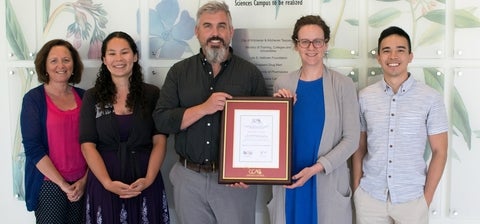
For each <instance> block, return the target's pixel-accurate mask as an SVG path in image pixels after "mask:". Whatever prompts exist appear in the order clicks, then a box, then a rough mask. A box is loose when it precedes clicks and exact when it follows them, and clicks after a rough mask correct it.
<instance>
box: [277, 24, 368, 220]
mask: <svg viewBox="0 0 480 224" xmlns="http://www.w3.org/2000/svg"><path fill="white" fill-rule="evenodd" d="M329 38H330V29H329V27H328V26H327V25H326V24H325V21H323V19H322V18H320V16H314V15H310V16H304V17H301V18H300V19H298V20H297V22H296V24H295V28H294V31H293V35H292V40H293V42H294V48H295V50H296V51H298V53H299V55H300V58H301V59H302V66H301V68H300V69H298V70H297V71H293V72H291V73H290V74H288V75H286V76H282V77H278V79H277V80H276V81H275V84H274V96H276V97H293V98H294V102H295V103H294V107H293V125H292V127H293V132H292V133H293V142H292V143H293V144H292V147H293V149H292V151H293V152H292V164H293V166H292V174H293V176H292V179H293V180H294V182H293V184H291V185H288V186H273V188H272V190H273V192H272V193H273V197H272V200H271V201H270V202H269V204H268V209H269V212H270V219H271V222H272V223H275V224H278V223H287V224H289V223H302V224H304V223H318V224H322V223H325V224H329V223H336V224H342V223H346V224H347V223H348V224H350V223H352V206H351V201H350V197H351V195H352V192H351V189H350V171H349V168H348V166H347V160H348V158H349V157H350V156H351V155H352V154H353V153H354V151H355V150H356V149H357V146H358V141H359V134H360V123H359V115H358V101H357V93H356V88H355V85H354V84H353V81H352V80H351V79H350V78H348V77H346V76H343V75H341V74H339V73H338V72H335V71H333V70H330V69H328V68H326V67H325V65H324V64H323V56H324V54H325V52H326V51H327V48H328V41H329Z"/></svg>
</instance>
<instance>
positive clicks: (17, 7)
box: [2, 0, 40, 61]
mask: <svg viewBox="0 0 480 224" xmlns="http://www.w3.org/2000/svg"><path fill="white" fill-rule="evenodd" d="M39 2H40V1H32V2H29V3H28V4H25V2H23V1H16V0H5V28H6V32H5V35H6V41H7V42H8V44H7V52H3V54H7V59H8V60H11V61H15V60H31V59H33V58H34V57H35V53H36V52H35V51H36V49H37V44H36V43H37V42H36V38H37V29H38V28H37V24H36V21H37V13H36V5H37V4H38V3H39ZM2 39H3V38H2Z"/></svg>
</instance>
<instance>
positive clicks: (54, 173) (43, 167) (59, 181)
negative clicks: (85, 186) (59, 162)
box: [36, 156, 73, 195]
mask: <svg viewBox="0 0 480 224" xmlns="http://www.w3.org/2000/svg"><path fill="white" fill-rule="evenodd" d="M36 166H37V169H38V170H40V172H41V173H42V174H43V175H45V176H46V177H47V178H48V179H49V180H51V181H52V182H53V183H55V184H56V185H58V186H59V187H60V188H61V189H62V191H63V192H65V193H66V194H67V195H69V194H72V193H73V188H72V187H71V186H70V184H69V183H68V182H67V181H65V179H64V178H63V176H62V175H61V174H60V172H58V170H57V168H56V167H55V166H54V165H53V163H52V160H50V157H48V156H44V157H43V158H42V159H40V161H38V163H37V165H36Z"/></svg>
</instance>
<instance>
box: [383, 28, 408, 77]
mask: <svg viewBox="0 0 480 224" xmlns="http://www.w3.org/2000/svg"><path fill="white" fill-rule="evenodd" d="M409 52H410V49H409V48H408V40H407V39H406V38H405V37H402V36H400V35H397V34H393V35H390V36H387V37H385V38H384V39H383V40H382V41H381V43H380V45H379V50H378V55H377V61H378V64H380V66H381V67H382V69H383V73H384V76H385V78H395V77H400V78H403V79H406V78H407V77H408V64H409V63H410V62H412V59H413V54H412V53H409Z"/></svg>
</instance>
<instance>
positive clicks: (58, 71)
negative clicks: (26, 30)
mask: <svg viewBox="0 0 480 224" xmlns="http://www.w3.org/2000/svg"><path fill="white" fill-rule="evenodd" d="M46 70H47V74H48V76H49V83H51V82H60V83H68V80H69V79H70V76H72V72H73V59H72V54H71V53H70V51H69V50H68V48H66V47H65V46H54V47H52V48H51V50H50V52H49V53H48V56H47V60H46Z"/></svg>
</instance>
